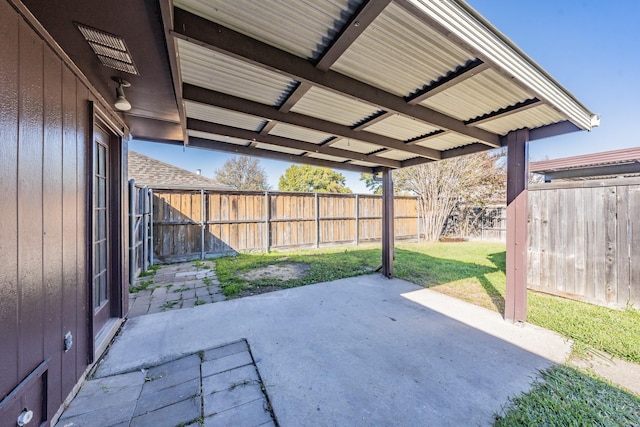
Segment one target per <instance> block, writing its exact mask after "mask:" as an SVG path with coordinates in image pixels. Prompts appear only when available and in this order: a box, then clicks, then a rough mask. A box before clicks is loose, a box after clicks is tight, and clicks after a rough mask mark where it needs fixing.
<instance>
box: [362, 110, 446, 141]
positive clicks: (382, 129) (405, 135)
mask: <svg viewBox="0 0 640 427" xmlns="http://www.w3.org/2000/svg"><path fill="white" fill-rule="evenodd" d="M436 130H438V128H437V127H433V126H429V125H427V124H424V123H423V122H420V121H418V120H415V119H411V118H409V117H404V116H401V115H399V114H394V115H393V116H390V117H388V118H386V119H384V120H381V121H379V122H378V123H374V124H373V125H371V126H368V127H367V128H366V131H367V132H373V133H377V134H379V135H384V136H388V137H390V138H396V139H402V140H403V141H406V140H408V139H411V138H415V137H417V136H421V135H426V134H429V133H431V132H434V131H436Z"/></svg>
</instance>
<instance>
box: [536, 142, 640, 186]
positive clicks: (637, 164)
mask: <svg viewBox="0 0 640 427" xmlns="http://www.w3.org/2000/svg"><path fill="white" fill-rule="evenodd" d="M529 172H533V173H539V174H542V175H544V176H545V181H551V180H556V179H576V178H594V177H598V178H602V177H609V176H632V175H633V176H635V175H638V174H640V147H635V148H625V149H623V150H614V151H604V152H600V153H592V154H585V155H582V156H573V157H565V158H562V159H554V160H543V161H539V162H531V163H529Z"/></svg>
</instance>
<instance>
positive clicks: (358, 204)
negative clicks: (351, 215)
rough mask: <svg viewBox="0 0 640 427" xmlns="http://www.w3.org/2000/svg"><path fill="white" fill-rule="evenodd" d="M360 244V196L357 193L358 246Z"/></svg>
mask: <svg viewBox="0 0 640 427" xmlns="http://www.w3.org/2000/svg"><path fill="white" fill-rule="evenodd" d="M359 244H360V196H359V195H358V194H356V246H358V245H359Z"/></svg>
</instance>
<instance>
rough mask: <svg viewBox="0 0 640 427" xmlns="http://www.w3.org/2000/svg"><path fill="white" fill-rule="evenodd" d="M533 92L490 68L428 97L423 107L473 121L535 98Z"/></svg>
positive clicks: (422, 103)
mask: <svg viewBox="0 0 640 427" xmlns="http://www.w3.org/2000/svg"><path fill="white" fill-rule="evenodd" d="M534 96H535V95H534V94H533V92H531V91H525V90H524V89H522V88H520V86H518V85H516V84H515V83H513V82H511V81H510V80H508V79H506V78H505V77H503V76H502V75H501V74H499V73H498V72H496V71H494V70H492V69H488V70H485V71H483V72H481V73H478V74H476V75H475V76H473V77H471V78H468V79H467V80H464V81H462V82H461V83H458V84H457V85H454V86H453V87H451V88H449V89H447V90H445V91H443V92H440V93H438V94H437V95H434V96H432V97H430V98H427V99H426V100H424V101H423V102H421V103H420V104H421V105H424V106H426V107H430V108H433V109H434V110H437V111H440V112H442V113H444V114H447V115H449V116H453V117H455V118H457V119H459V120H469V119H473V118H475V117H478V116H482V115H484V114H487V113H491V112H493V111H497V110H499V109H501V108H505V107H509V106H510V105H515V104H517V103H518V102H522V101H525V100H526V99H529V98H533V97H534Z"/></svg>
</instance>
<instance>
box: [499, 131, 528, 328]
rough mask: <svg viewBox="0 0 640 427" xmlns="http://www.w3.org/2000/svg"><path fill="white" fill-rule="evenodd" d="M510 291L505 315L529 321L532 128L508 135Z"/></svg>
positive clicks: (508, 280) (508, 281)
mask: <svg viewBox="0 0 640 427" xmlns="http://www.w3.org/2000/svg"><path fill="white" fill-rule="evenodd" d="M506 139H507V271H506V273H507V292H506V298H505V307H504V317H505V319H507V320H511V321H513V322H524V321H525V320H527V234H528V233H527V217H528V194H527V179H528V160H529V159H528V157H529V156H528V142H529V130H528V129H520V130H516V131H512V132H509V133H508V134H507V137H506Z"/></svg>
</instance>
